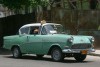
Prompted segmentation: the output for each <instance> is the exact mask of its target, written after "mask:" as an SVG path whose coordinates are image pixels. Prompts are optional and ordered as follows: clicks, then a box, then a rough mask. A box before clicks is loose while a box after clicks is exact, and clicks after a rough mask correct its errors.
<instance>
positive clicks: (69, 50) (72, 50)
mask: <svg viewBox="0 0 100 67" xmlns="http://www.w3.org/2000/svg"><path fill="white" fill-rule="evenodd" d="M82 50H87V53H88V54H89V53H91V52H95V49H93V48H91V49H64V50H62V52H63V53H81V51H82Z"/></svg>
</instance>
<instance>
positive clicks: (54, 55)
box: [53, 50, 61, 60]
mask: <svg viewBox="0 0 100 67" xmlns="http://www.w3.org/2000/svg"><path fill="white" fill-rule="evenodd" d="M60 57H61V55H60V52H59V51H58V50H54V51H53V58H54V59H55V60H59V59H60Z"/></svg>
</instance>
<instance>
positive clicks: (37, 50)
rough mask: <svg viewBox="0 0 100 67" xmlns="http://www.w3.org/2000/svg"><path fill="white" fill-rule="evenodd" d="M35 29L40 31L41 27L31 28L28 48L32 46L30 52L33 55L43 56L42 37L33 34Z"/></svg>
mask: <svg viewBox="0 0 100 67" xmlns="http://www.w3.org/2000/svg"><path fill="white" fill-rule="evenodd" d="M35 28H36V29H38V30H39V26H33V27H30V34H29V36H28V44H27V45H28V46H30V48H29V49H30V52H31V53H33V54H42V37H41V35H40V34H39V31H38V33H32V32H34V31H35Z"/></svg>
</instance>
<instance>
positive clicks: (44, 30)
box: [41, 27, 47, 35]
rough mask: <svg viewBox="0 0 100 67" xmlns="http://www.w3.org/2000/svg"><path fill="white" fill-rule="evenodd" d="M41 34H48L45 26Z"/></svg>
mask: <svg viewBox="0 0 100 67" xmlns="http://www.w3.org/2000/svg"><path fill="white" fill-rule="evenodd" d="M41 34H42V35H46V34H47V31H46V29H45V27H43V28H42V31H41Z"/></svg>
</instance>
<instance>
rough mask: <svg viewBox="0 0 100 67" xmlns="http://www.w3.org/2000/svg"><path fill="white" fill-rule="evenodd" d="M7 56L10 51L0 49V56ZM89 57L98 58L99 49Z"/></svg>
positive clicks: (99, 54)
mask: <svg viewBox="0 0 100 67" xmlns="http://www.w3.org/2000/svg"><path fill="white" fill-rule="evenodd" d="M8 54H11V51H10V50H7V49H4V48H0V55H8ZM89 55H92V56H99V57H100V49H95V52H92V53H90V54H89Z"/></svg>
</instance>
